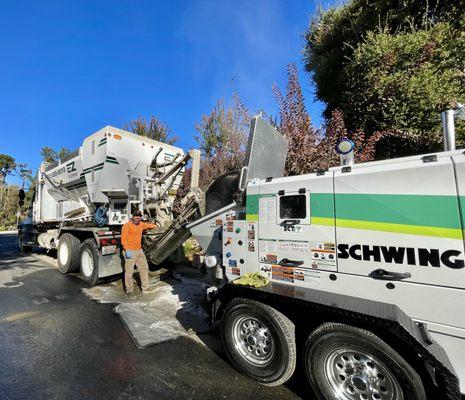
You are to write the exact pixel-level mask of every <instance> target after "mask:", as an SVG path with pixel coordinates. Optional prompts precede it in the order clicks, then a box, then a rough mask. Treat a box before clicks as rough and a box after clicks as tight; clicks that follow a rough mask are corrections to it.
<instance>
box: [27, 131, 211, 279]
mask: <svg viewBox="0 0 465 400" xmlns="http://www.w3.org/2000/svg"><path fill="white" fill-rule="evenodd" d="M190 159H192V174H191V188H190V191H189V192H188V194H187V195H186V196H185V197H184V198H183V199H182V201H181V203H182V212H181V213H180V214H179V215H177V217H176V218H175V217H174V216H173V212H172V206H173V201H174V198H175V195H176V191H177V189H178V188H179V185H180V183H181V179H182V176H183V173H184V169H185V168H184V167H185V166H186V164H187V163H188V161H189V160H190ZM199 159H200V152H199V151H198V150H191V151H189V152H188V153H187V154H184V151H183V150H182V149H180V148H178V147H175V146H171V145H168V144H165V143H161V142H157V141H154V140H151V139H148V138H145V137H141V136H138V135H135V134H132V133H130V132H126V131H124V130H121V129H116V128H113V127H111V126H107V127H105V128H103V129H101V130H99V131H98V132H95V133H94V134H92V135H90V136H88V137H87V138H86V139H85V140H84V142H83V144H82V146H81V147H80V148H79V149H78V150H77V151H76V152H74V153H73V154H71V155H70V156H69V157H67V158H66V159H63V160H60V161H59V162H58V163H45V162H44V163H42V164H41V166H40V169H39V172H38V177H37V184H36V187H35V194H34V198H33V202H32V213H31V215H30V217H29V218H27V219H25V220H24V221H22V222H21V223H20V225H19V234H18V241H19V246H20V248H21V250H23V251H28V250H30V249H31V246H33V245H36V244H38V245H39V246H41V247H44V248H46V249H57V260H58V268H59V269H60V271H61V272H63V273H68V272H72V271H76V270H79V269H80V271H81V275H82V278H83V279H84V280H85V281H87V282H88V283H89V284H91V285H94V284H96V283H97V281H98V279H99V278H102V277H106V276H110V275H114V274H118V273H120V272H122V260H121V252H120V230H121V226H122V225H123V224H124V223H125V222H127V221H128V219H129V218H130V215H131V213H132V211H134V210H135V209H138V210H140V211H142V213H143V214H144V215H145V217H146V218H147V219H149V220H150V221H156V222H157V225H159V228H157V229H156V230H153V231H151V232H149V233H148V234H146V235H145V237H144V248H145V250H146V253H147V256H148V258H149V259H150V261H152V263H155V264H159V263H161V262H162V261H163V260H165V259H166V258H167V257H168V256H169V255H170V254H171V253H172V252H173V251H174V250H176V248H177V247H178V246H179V244H180V243H182V242H183V238H184V237H186V236H189V234H188V233H187V231H186V230H185V229H183V224H184V222H186V221H191V220H193V219H194V218H196V217H198V216H199V215H201V213H202V209H203V193H202V192H201V191H200V190H199V189H198V188H197V184H198V169H199Z"/></svg>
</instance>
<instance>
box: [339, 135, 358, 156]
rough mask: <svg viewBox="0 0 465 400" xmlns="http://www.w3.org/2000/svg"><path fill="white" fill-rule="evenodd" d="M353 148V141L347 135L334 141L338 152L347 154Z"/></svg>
mask: <svg viewBox="0 0 465 400" xmlns="http://www.w3.org/2000/svg"><path fill="white" fill-rule="evenodd" d="M354 148H355V143H354V142H353V141H352V140H350V139H349V138H347V137H343V138H342V139H339V140H338V142H337V143H336V151H337V153H338V154H349V153H350V152H351V151H352V150H354Z"/></svg>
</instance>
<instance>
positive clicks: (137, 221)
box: [121, 210, 157, 300]
mask: <svg viewBox="0 0 465 400" xmlns="http://www.w3.org/2000/svg"><path fill="white" fill-rule="evenodd" d="M141 220H142V213H141V212H140V211H139V210H136V211H134V212H133V213H132V218H131V220H130V221H129V222H127V223H125V224H124V225H123V229H122V231H121V244H122V245H123V249H124V260H125V264H124V285H125V287H126V294H127V296H128V297H129V298H130V299H131V300H135V299H136V295H135V293H134V282H133V280H132V274H133V273H134V267H135V266H137V270H138V271H139V276H140V281H141V289H142V294H148V293H153V292H154V291H155V289H153V288H150V287H149V266H148V263H147V258H146V257H145V254H144V251H143V250H142V246H141V242H142V233H143V232H144V231H145V230H146V229H153V228H156V227H157V225H155V224H149V223H146V222H142V221H141Z"/></svg>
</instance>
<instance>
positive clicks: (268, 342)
mask: <svg viewBox="0 0 465 400" xmlns="http://www.w3.org/2000/svg"><path fill="white" fill-rule="evenodd" d="M221 338H222V341H223V345H224V347H225V349H226V353H227V354H228V356H229V358H230V359H231V362H232V363H233V364H234V366H235V367H236V368H237V369H238V370H239V371H240V372H242V373H243V374H244V375H247V376H248V377H250V378H252V379H254V380H256V381H258V382H260V383H262V384H264V385H267V386H277V385H281V384H283V383H284V382H286V381H287V380H288V379H289V378H290V377H291V376H292V374H293V373H294V369H295V364H296V344H295V328H294V324H293V323H292V322H291V321H290V320H289V319H288V318H286V317H285V316H284V315H283V314H281V313H280V312H279V311H277V310H275V309H274V308H272V307H270V306H267V305H265V304H262V303H259V302H257V301H252V300H248V299H234V300H232V301H231V302H230V303H229V304H228V305H227V307H226V309H225V312H224V314H223V317H222V319H221Z"/></svg>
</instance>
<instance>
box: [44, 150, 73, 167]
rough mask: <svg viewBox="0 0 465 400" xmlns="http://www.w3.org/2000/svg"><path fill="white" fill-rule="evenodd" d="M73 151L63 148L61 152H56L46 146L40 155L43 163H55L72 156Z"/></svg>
mask: <svg viewBox="0 0 465 400" xmlns="http://www.w3.org/2000/svg"><path fill="white" fill-rule="evenodd" d="M71 153H72V151H71V150H69V149H67V148H66V147H62V148H61V149H59V150H55V149H53V148H51V147H48V146H45V147H42V148H41V149H40V155H41V157H42V160H43V161H46V162H49V163H53V162H58V161H59V160H63V159H64V158H66V157H68V156H69V155H71Z"/></svg>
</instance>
